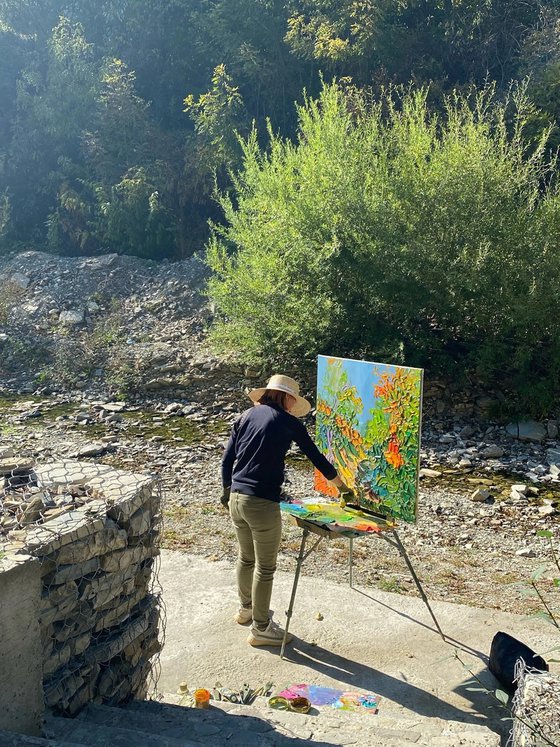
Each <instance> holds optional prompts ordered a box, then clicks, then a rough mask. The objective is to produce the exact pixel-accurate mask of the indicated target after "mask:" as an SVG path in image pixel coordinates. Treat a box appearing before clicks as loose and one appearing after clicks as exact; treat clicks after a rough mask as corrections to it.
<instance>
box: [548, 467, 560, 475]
mask: <svg viewBox="0 0 560 747" xmlns="http://www.w3.org/2000/svg"><path fill="white" fill-rule="evenodd" d="M549 472H550V474H551V475H552V477H558V475H560V467H558V465H556V464H551V465H550V469H549Z"/></svg>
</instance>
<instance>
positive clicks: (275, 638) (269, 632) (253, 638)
mask: <svg viewBox="0 0 560 747" xmlns="http://www.w3.org/2000/svg"><path fill="white" fill-rule="evenodd" d="M283 640H284V629H283V628H281V627H280V626H279V625H278V624H277V623H275V622H274V621H273V620H270V622H269V623H268V626H267V628H266V630H259V629H258V628H257V626H256V625H255V624H254V623H253V625H251V633H250V634H249V637H248V638H247V643H250V644H251V646H281V645H282V641H283ZM291 640H293V635H292V634H291V633H288V637H287V638H286V643H290V641H291Z"/></svg>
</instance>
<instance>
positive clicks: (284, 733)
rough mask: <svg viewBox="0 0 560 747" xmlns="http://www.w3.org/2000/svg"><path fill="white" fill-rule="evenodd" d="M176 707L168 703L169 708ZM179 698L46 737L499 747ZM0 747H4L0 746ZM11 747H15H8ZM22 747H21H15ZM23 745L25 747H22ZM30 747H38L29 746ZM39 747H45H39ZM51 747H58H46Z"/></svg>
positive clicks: (322, 714) (409, 729) (397, 726)
mask: <svg viewBox="0 0 560 747" xmlns="http://www.w3.org/2000/svg"><path fill="white" fill-rule="evenodd" d="M170 701H171V702H170ZM179 701H180V699H179V698H178V697H177V696H175V695H167V696H164V700H163V701H160V702H158V701H133V702H132V703H129V704H128V705H127V706H125V707H124V708H111V707H108V706H99V705H93V704H91V705H89V706H88V707H87V708H86V709H84V711H82V713H81V714H80V716H79V717H78V718H76V719H61V718H53V717H51V718H50V719H49V721H48V728H49V736H52V737H54V738H56V739H57V740H59V744H60V745H61V747H66V742H76V743H80V744H82V745H85V746H86V747H105V745H109V744H110V745H112V747H200V745H212V747H304V745H307V744H310V743H311V744H313V743H314V744H318V745H321V746H322V747H334V746H335V745H355V747H412V745H415V746H416V747H499V745H500V737H499V735H497V734H495V733H493V732H491V731H490V730H489V729H488V728H486V727H485V726H481V725H477V724H472V723H460V722H456V721H445V720H443V719H438V718H426V717H423V716H418V717H415V718H411V717H410V715H409V714H410V711H407V712H406V713H405V714H400V713H395V712H390V713H389V714H388V715H384V714H383V713H380V714H378V715H374V714H363V715H362V714H359V713H349V712H344V711H335V710H329V709H322V710H321V711H319V710H316V711H315V712H313V713H310V714H306V715H303V714H298V713H292V712H291V711H274V710H272V709H270V707H269V706H268V701H267V699H266V698H257V700H256V701H255V703H254V704H253V705H251V706H241V705H236V704H233V703H213V704H212V707H211V708H209V709H207V710H197V709H193V708H186V707H183V706H181V705H180V703H179ZM0 747H3V745H2V744H1V743H0ZM9 747H12V745H9ZM17 747H20V746H19V745H17ZM22 747H23V746H22ZM30 747H35V745H31V746H30ZM37 747H45V746H44V745H43V744H38V745H37ZM48 747H55V745H52V743H48Z"/></svg>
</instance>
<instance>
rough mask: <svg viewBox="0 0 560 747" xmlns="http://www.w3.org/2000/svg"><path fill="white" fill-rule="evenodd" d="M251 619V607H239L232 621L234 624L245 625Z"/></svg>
mask: <svg viewBox="0 0 560 747" xmlns="http://www.w3.org/2000/svg"><path fill="white" fill-rule="evenodd" d="M252 619H253V608H252V607H240V608H239V609H238V610H237V612H236V613H235V615H234V616H233V620H234V622H236V623H239V625H247V623H250V622H251V620H252Z"/></svg>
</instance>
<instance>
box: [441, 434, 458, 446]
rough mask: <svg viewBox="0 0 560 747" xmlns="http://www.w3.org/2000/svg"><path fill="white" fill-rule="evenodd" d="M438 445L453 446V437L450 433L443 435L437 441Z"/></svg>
mask: <svg viewBox="0 0 560 747" xmlns="http://www.w3.org/2000/svg"><path fill="white" fill-rule="evenodd" d="M439 442H440V444H454V443H455V436H454V435H453V434H452V433H444V434H443V436H441V437H440V439H439Z"/></svg>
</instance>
